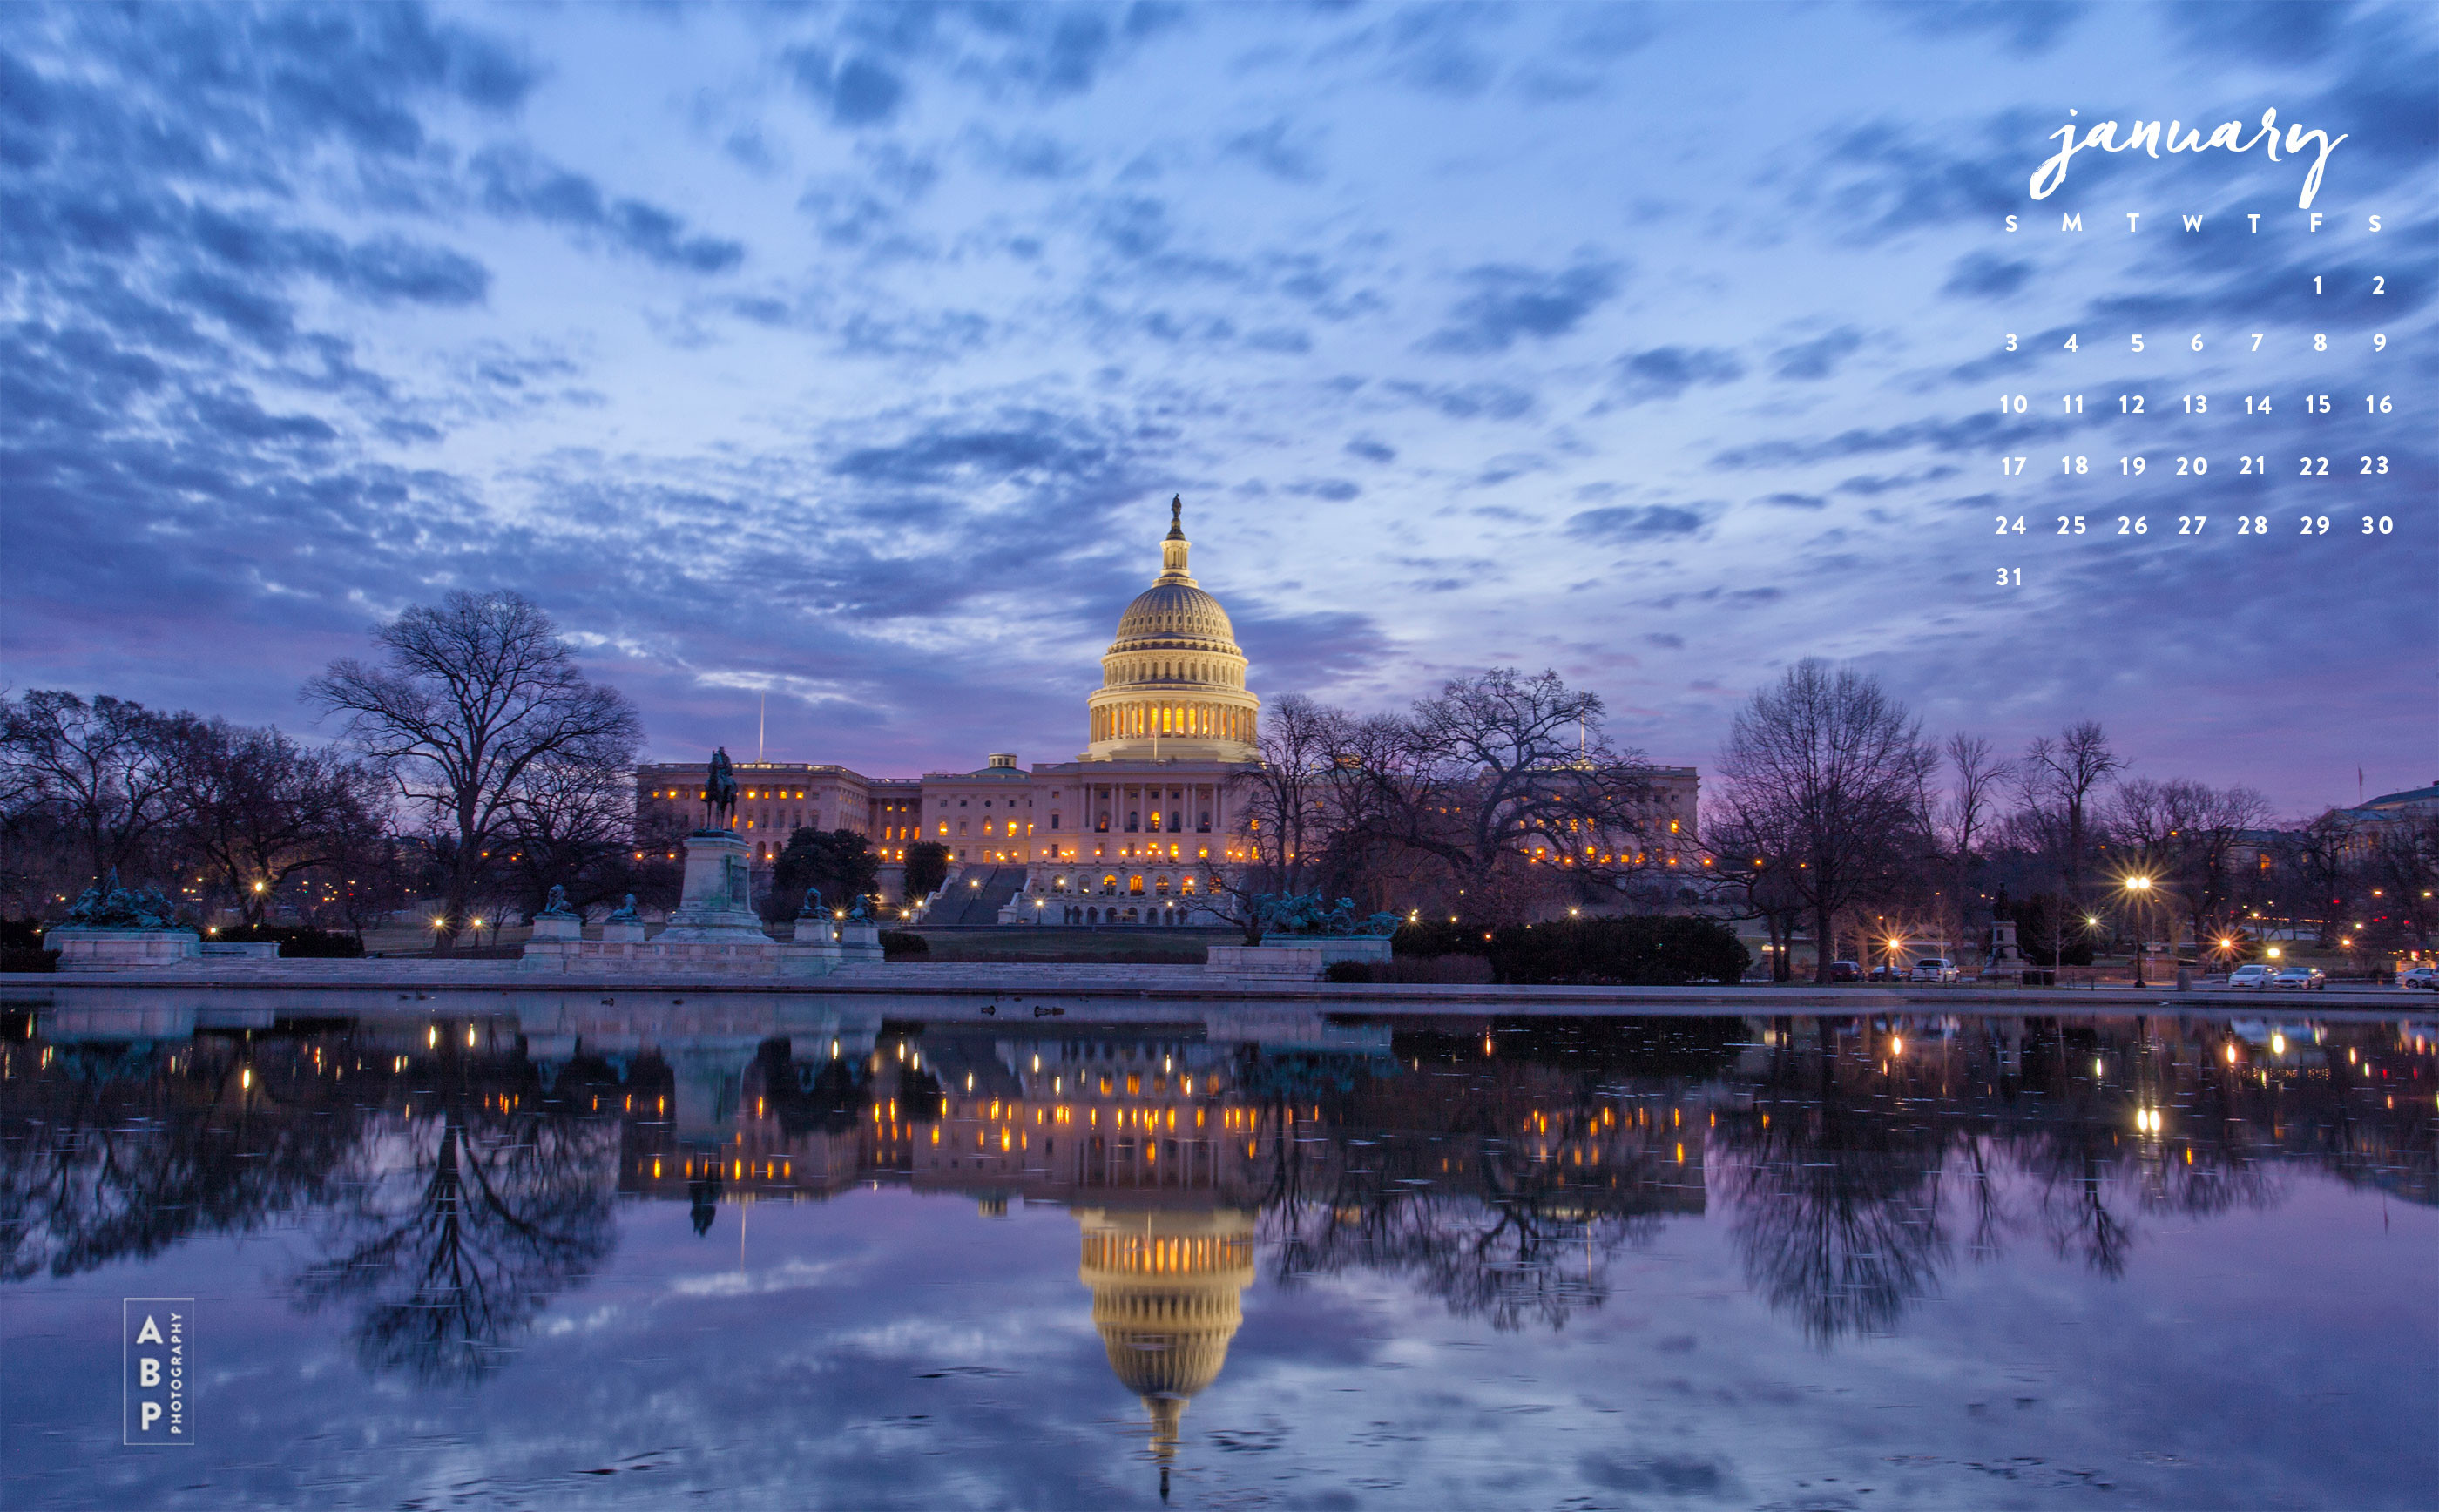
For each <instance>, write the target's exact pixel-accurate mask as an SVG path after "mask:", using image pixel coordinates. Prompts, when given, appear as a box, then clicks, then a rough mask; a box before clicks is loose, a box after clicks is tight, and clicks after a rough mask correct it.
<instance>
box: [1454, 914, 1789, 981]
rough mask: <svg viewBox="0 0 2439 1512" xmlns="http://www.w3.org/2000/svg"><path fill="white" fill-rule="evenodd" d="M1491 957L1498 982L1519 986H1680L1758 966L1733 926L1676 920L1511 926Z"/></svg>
mask: <svg viewBox="0 0 2439 1512" xmlns="http://www.w3.org/2000/svg"><path fill="white" fill-rule="evenodd" d="M1476 933H1477V934H1478V933H1480V932H1479V931H1477V932H1476ZM1487 953H1488V954H1489V956H1490V967H1491V969H1492V970H1493V971H1494V972H1495V973H1497V975H1498V979H1499V980H1500V981H1502V982H1506V983H1518V984H1558V983H1565V984H1570V985H1579V986H1593V985H1598V986H1614V987H1680V986H1682V985H1684V984H1685V983H1688V982H1734V981H1736V980H1737V979H1738V978H1740V977H1742V976H1743V975H1744V973H1745V968H1746V967H1748V966H1750V965H1751V964H1753V956H1752V954H1751V953H1750V952H1747V951H1746V949H1745V948H1744V945H1743V944H1742V943H1741V942H1740V941H1738V940H1737V938H1736V932H1735V931H1734V930H1732V929H1730V928H1729V927H1728V926H1727V925H1725V924H1722V923H1720V922H1718V920H1717V919H1709V918H1687V917H1680V916H1658V917H1654V916H1630V917H1627V918H1571V919H1553V920H1551V921H1549V922H1547V923H1542V924H1535V925H1532V926H1530V927H1511V928H1508V929H1504V930H1500V931H1498V932H1497V934H1495V936H1494V937H1493V938H1492V940H1491V942H1490V948H1489V951H1488V952H1487Z"/></svg>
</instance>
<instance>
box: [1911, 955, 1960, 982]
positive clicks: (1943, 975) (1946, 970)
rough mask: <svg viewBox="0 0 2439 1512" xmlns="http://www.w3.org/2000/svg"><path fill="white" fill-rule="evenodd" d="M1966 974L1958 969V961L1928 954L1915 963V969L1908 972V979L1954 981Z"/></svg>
mask: <svg viewBox="0 0 2439 1512" xmlns="http://www.w3.org/2000/svg"><path fill="white" fill-rule="evenodd" d="M1964 975H1965V973H1964V972H1962V971H1960V970H1958V969H1956V963H1955V962H1954V961H1951V960H1949V959H1948V958H1947V957H1946V956H1944V955H1926V956H1924V957H1923V958H1922V959H1921V960H1919V961H1916V962H1914V969H1913V970H1912V971H1909V972H1908V973H1906V980H1908V981H1910V982H1954V981H1958V980H1960V979H1962V978H1963V976H1964Z"/></svg>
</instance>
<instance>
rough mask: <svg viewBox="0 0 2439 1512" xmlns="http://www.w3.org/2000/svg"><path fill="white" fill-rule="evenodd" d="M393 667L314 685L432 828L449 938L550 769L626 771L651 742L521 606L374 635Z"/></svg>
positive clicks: (329, 677) (536, 613)
mask: <svg viewBox="0 0 2439 1512" xmlns="http://www.w3.org/2000/svg"><path fill="white" fill-rule="evenodd" d="M373 638H374V639H375V640H376V641H378V642H380V644H381V646H382V648H383V663H382V665H380V666H377V667H376V666H367V665H366V664H365V663H362V662H358V661H355V660H353V659H347V660H343V661H337V662H333V663H331V664H330V667H329V671H328V672H327V673H325V674H324V675H323V676H321V677H317V678H315V679H313V680H312V682H310V683H308V684H307V685H305V691H304V697H305V698H306V700H307V702H309V703H313V704H315V705H317V706H318V707H320V708H322V709H323V710H325V711H327V712H329V713H332V714H336V715H338V716H340V717H341V718H342V719H343V720H345V721H346V722H345V730H346V733H347V738H349V739H350V740H351V741H353V742H354V743H355V745H356V747H357V748H358V749H359V750H361V751H362V752H363V753H364V754H365V756H367V757H368V758H370V759H371V760H373V761H375V762H377V763H379V764H380V766H381V767H382V769H383V771H384V772H386V773H387V774H389V775H390V777H391V779H392V780H393V781H394V782H395V783H396V784H397V787H398V792H399V795H400V796H401V798H402V799H403V800H404V801H405V802H406V803H407V804H409V805H410V806H412V807H415V808H418V809H422V810H423V811H424V812H425V813H426V814H428V815H429V816H430V817H431V819H432V821H433V831H434V839H435V841H436V850H435V854H436V856H437V857H438V858H439V859H440V860H441V861H442V863H443V864H444V867H445V871H444V875H443V877H442V880H441V881H442V886H441V913H440V916H441V917H442V918H443V919H444V920H445V921H446V923H445V925H444V927H443V929H442V930H441V931H439V932H438V933H440V934H442V936H443V941H442V943H443V944H444V945H445V944H446V943H447V942H448V941H449V940H451V939H454V935H455V932H456V930H457V929H458V928H460V927H462V922H463V920H464V918H465V916H466V914H467V908H468V905H469V904H470V903H472V902H473V901H474V900H475V898H476V895H477V893H478V892H479V891H480V890H481V888H482V886H483V884H484V882H485V880H486V877H487V873H488V872H489V870H490V866H491V864H492V862H493V856H492V853H493V852H494V851H495V850H503V849H504V848H505V847H506V846H507V845H510V844H512V843H513V838H514V831H515V827H516V821H517V815H518V812H519V808H518V805H519V799H520V795H521V794H524V793H525V792H528V791H529V790H528V774H529V773H531V772H532V769H533V768H535V767H536V766H537V765H540V764H543V763H545V762H548V761H551V760H554V759H561V758H575V757H578V756H581V757H582V758H583V759H584V760H585V761H587V762H588V763H591V764H592V765H594V766H596V767H607V768H613V769H623V768H625V767H628V766H631V765H632V761H633V755H634V748H635V745H636V743H637V741H638V740H639V739H640V738H641V726H640V725H639V723H638V722H637V720H636V717H635V711H634V709H633V707H632V705H630V704H629V703H628V702H627V700H626V698H625V697H624V696H623V695H621V694H620V693H618V692H617V691H616V690H615V689H613V688H607V687H597V686H595V685H593V684H591V683H589V682H587V681H586V680H585V677H584V674H583V673H582V671H580V670H579V668H578V667H577V665H576V661H575V658H574V657H573V656H571V655H570V654H569V652H568V649H567V646H566V643H565V642H563V641H561V639H560V637H559V632H558V630H557V627H555V626H554V625H552V623H551V621H550V616H549V615H547V614H543V612H542V610H541V609H539V608H537V607H536V606H535V605H534V604H533V603H531V602H530V601H528V600H526V599H525V598H524V597H521V596H518V595H516V594H512V593H506V592H496V591H495V592H491V593H486V594H472V593H466V592H463V591H459V592H454V593H452V594H450V595H449V596H447V597H446V598H444V599H443V600H442V601H441V603H440V605H439V607H438V608H430V607H425V606H418V607H416V608H413V609H409V610H407V611H406V612H405V613H404V614H401V615H399V617H398V618H397V619H395V620H393V621H391V622H390V623H389V624H387V625H383V626H381V627H380V628H378V629H377V630H375V631H374V632H373Z"/></svg>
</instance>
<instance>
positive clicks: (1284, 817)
mask: <svg viewBox="0 0 2439 1512" xmlns="http://www.w3.org/2000/svg"><path fill="white" fill-rule="evenodd" d="M1355 723H1356V721H1355V720H1351V719H1350V718H1349V717H1348V716H1347V715H1346V713H1345V711H1344V710H1342V709H1336V708H1331V707H1329V706H1328V705H1326V704H1322V703H1314V702H1313V701H1312V700H1311V699H1309V698H1307V697H1305V695H1303V694H1301V693H1290V694H1288V695H1286V696H1285V697H1283V698H1281V699H1279V700H1277V701H1276V702H1275V703H1273V704H1272V705H1271V707H1270V709H1269V710H1268V711H1267V712H1266V713H1265V714H1264V716H1263V718H1262V723H1261V727H1260V730H1259V732H1258V736H1257V739H1258V746H1257V749H1259V750H1260V752H1261V756H1262V759H1261V763H1260V765H1258V766H1249V767H1246V768H1244V769H1242V770H1241V771H1239V772H1238V773H1237V774H1236V775H1234V776H1233V777H1231V778H1230V779H1229V786H1230V788H1231V789H1232V790H1233V798H1234V802H1233V804H1232V805H1231V807H1233V808H1234V809H1236V811H1237V813H1239V814H1241V815H1243V816H1244V818H1245V821H1246V826H1245V830H1244V833H1243V834H1242V835H1239V836H1232V837H1229V844H1230V845H1233V846H1235V847H1237V849H1238V850H1239V851H1240V852H1245V853H1249V854H1246V855H1243V856H1241V857H1240V858H1239V859H1238V860H1237V861H1234V862H1231V861H1229V860H1228V859H1227V858H1226V857H1225V855H1224V854H1223V855H1222V856H1220V857H1215V858H1212V859H1211V860H1209V861H1207V862H1206V863H1204V866H1203V873H1204V877H1203V882H1204V887H1205V889H1206V896H1207V897H1209V898H1210V899H1211V900H1212V902H1213V904H1214V906H1215V907H1217V908H1219V909H1220V910H1221V911H1223V912H1224V913H1225V915H1226V916H1228V917H1229V918H1230V919H1231V920H1232V921H1233V922H1235V923H1236V924H1237V925H1238V926H1239V927H1240V928H1242V929H1243V930H1244V932H1245V943H1246V944H1248V945H1258V944H1260V943H1261V941H1262V930H1263V923H1264V921H1263V919H1262V916H1261V910H1260V909H1259V907H1258V906H1257V903H1258V900H1259V899H1260V898H1263V897H1265V896H1267V895H1270V894H1274V893H1297V892H1304V891H1307V890H1308V889H1309V887H1310V885H1311V879H1312V878H1313V876H1314V875H1315V874H1316V873H1317V872H1318V870H1319V869H1320V867H1321V866H1322V864H1323V863H1324V862H1325V861H1326V859H1327V857H1328V853H1329V851H1330V849H1331V847H1332V845H1333V842H1334V840H1335V838H1336V834H1337V830H1338V827H1339V826H1340V824H1341V823H1342V821H1343V820H1344V810H1343V809H1341V808H1340V807H1338V806H1336V805H1334V804H1333V803H1332V802H1331V801H1330V800H1331V797H1332V783H1331V780H1330V779H1331V777H1332V775H1333V774H1334V773H1336V772H1337V771H1338V770H1339V768H1338V763H1339V761H1340V760H1341V759H1342V757H1344V756H1345V754H1346V753H1347V749H1348V747H1349V745H1350V736H1351V735H1352V733H1353V731H1354V728H1355Z"/></svg>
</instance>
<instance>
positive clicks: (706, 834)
mask: <svg viewBox="0 0 2439 1512" xmlns="http://www.w3.org/2000/svg"><path fill="white" fill-rule="evenodd" d="M685 853H686V862H685V891H684V892H683V894H682V895H681V896H680V900H679V902H678V911H677V912H676V913H674V914H671V915H670V916H669V927H668V929H665V930H663V931H661V933H660V935H659V938H658V941H657V943H660V944H663V945H747V944H761V945H768V944H771V943H772V940H771V936H769V935H768V934H764V933H762V920H761V919H760V918H758V917H757V916H756V915H755V913H754V905H753V900H752V897H751V895H750V893H749V891H748V885H749V884H748V881H747V877H748V871H747V863H746V860H745V857H746V848H745V842H744V841H743V840H741V839H739V837H738V836H737V835H736V834H734V833H732V832H731V831H729V830H725V829H698V830H696V831H695V832H694V833H693V834H690V835H688V836H686V837H685Z"/></svg>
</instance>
